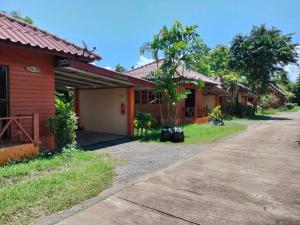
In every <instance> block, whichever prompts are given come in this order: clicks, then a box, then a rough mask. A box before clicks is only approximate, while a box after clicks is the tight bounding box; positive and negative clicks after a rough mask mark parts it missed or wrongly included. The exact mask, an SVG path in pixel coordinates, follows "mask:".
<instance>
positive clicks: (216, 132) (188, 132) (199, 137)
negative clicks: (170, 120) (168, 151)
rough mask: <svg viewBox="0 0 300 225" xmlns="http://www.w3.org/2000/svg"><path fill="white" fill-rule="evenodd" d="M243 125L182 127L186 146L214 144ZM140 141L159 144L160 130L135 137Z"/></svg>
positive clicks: (243, 128)
mask: <svg viewBox="0 0 300 225" xmlns="http://www.w3.org/2000/svg"><path fill="white" fill-rule="evenodd" d="M245 129H246V126H245V125H241V124H238V123H232V122H226V123H225V126H214V125H211V124H187V125H184V126H183V130H184V135H185V141H184V143H186V144H195V143H207V142H214V141H217V140H219V139H221V138H223V137H226V136H229V135H232V134H234V133H238V132H241V131H244V130H245ZM136 138H137V139H139V140H141V141H156V142H159V141H160V140H159V138H160V129H155V130H151V131H149V132H148V134H147V135H145V136H143V137H140V136H138V137H136Z"/></svg>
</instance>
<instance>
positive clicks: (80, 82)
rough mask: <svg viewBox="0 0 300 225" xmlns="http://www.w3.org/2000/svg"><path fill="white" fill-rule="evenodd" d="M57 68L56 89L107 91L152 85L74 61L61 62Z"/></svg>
mask: <svg viewBox="0 0 300 225" xmlns="http://www.w3.org/2000/svg"><path fill="white" fill-rule="evenodd" d="M56 64H57V66H56V67H55V87H56V89H57V90H66V89H105V88H122V87H130V86H148V85H151V83H149V82H147V81H142V80H139V79H133V78H131V77H129V76H127V75H124V74H120V73H117V72H114V71H110V70H107V69H104V68H101V67H97V66H94V65H91V64H88V63H82V62H78V61H73V60H60V61H58V62H57V63H56Z"/></svg>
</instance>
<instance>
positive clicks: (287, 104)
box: [284, 102, 297, 110]
mask: <svg viewBox="0 0 300 225" xmlns="http://www.w3.org/2000/svg"><path fill="white" fill-rule="evenodd" d="M296 106H297V104H296V103H291V102H288V103H286V104H285V105H284V108H286V109H288V110H291V109H293V108H295V107H296Z"/></svg>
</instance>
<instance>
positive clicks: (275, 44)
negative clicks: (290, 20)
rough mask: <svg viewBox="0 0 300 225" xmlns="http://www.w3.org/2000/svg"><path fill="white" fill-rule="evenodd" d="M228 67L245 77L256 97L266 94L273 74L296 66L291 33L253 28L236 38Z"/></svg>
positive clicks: (262, 26) (273, 28)
mask: <svg viewBox="0 0 300 225" xmlns="http://www.w3.org/2000/svg"><path fill="white" fill-rule="evenodd" d="M230 52H231V54H230V57H231V58H230V66H231V67H232V68H233V69H235V70H236V71H238V72H240V73H241V74H243V75H244V76H246V78H247V80H248V82H249V84H250V86H251V87H252V89H253V90H255V91H256V93H257V94H258V95H259V96H260V95H261V94H264V93H265V91H266V87H267V85H268V84H269V83H270V82H271V79H272V78H273V77H274V76H276V72H279V71H282V70H283V66H285V65H287V64H289V63H296V57H297V53H296V44H295V43H293V41H292V34H282V32H281V31H280V30H279V29H277V28H275V27H272V28H267V27H266V26H265V25H261V26H259V27H253V28H252V30H251V32H250V34H248V35H237V36H236V37H234V39H233V41H232V45H231V48H230Z"/></svg>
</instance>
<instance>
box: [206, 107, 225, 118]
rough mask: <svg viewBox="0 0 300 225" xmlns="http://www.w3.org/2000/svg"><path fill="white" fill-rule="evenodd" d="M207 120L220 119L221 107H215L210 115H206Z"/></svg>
mask: <svg viewBox="0 0 300 225" xmlns="http://www.w3.org/2000/svg"><path fill="white" fill-rule="evenodd" d="M208 118H209V120H213V119H221V118H222V111H221V106H220V105H217V106H216V107H215V108H214V109H213V110H212V111H211V112H210V113H208Z"/></svg>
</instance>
